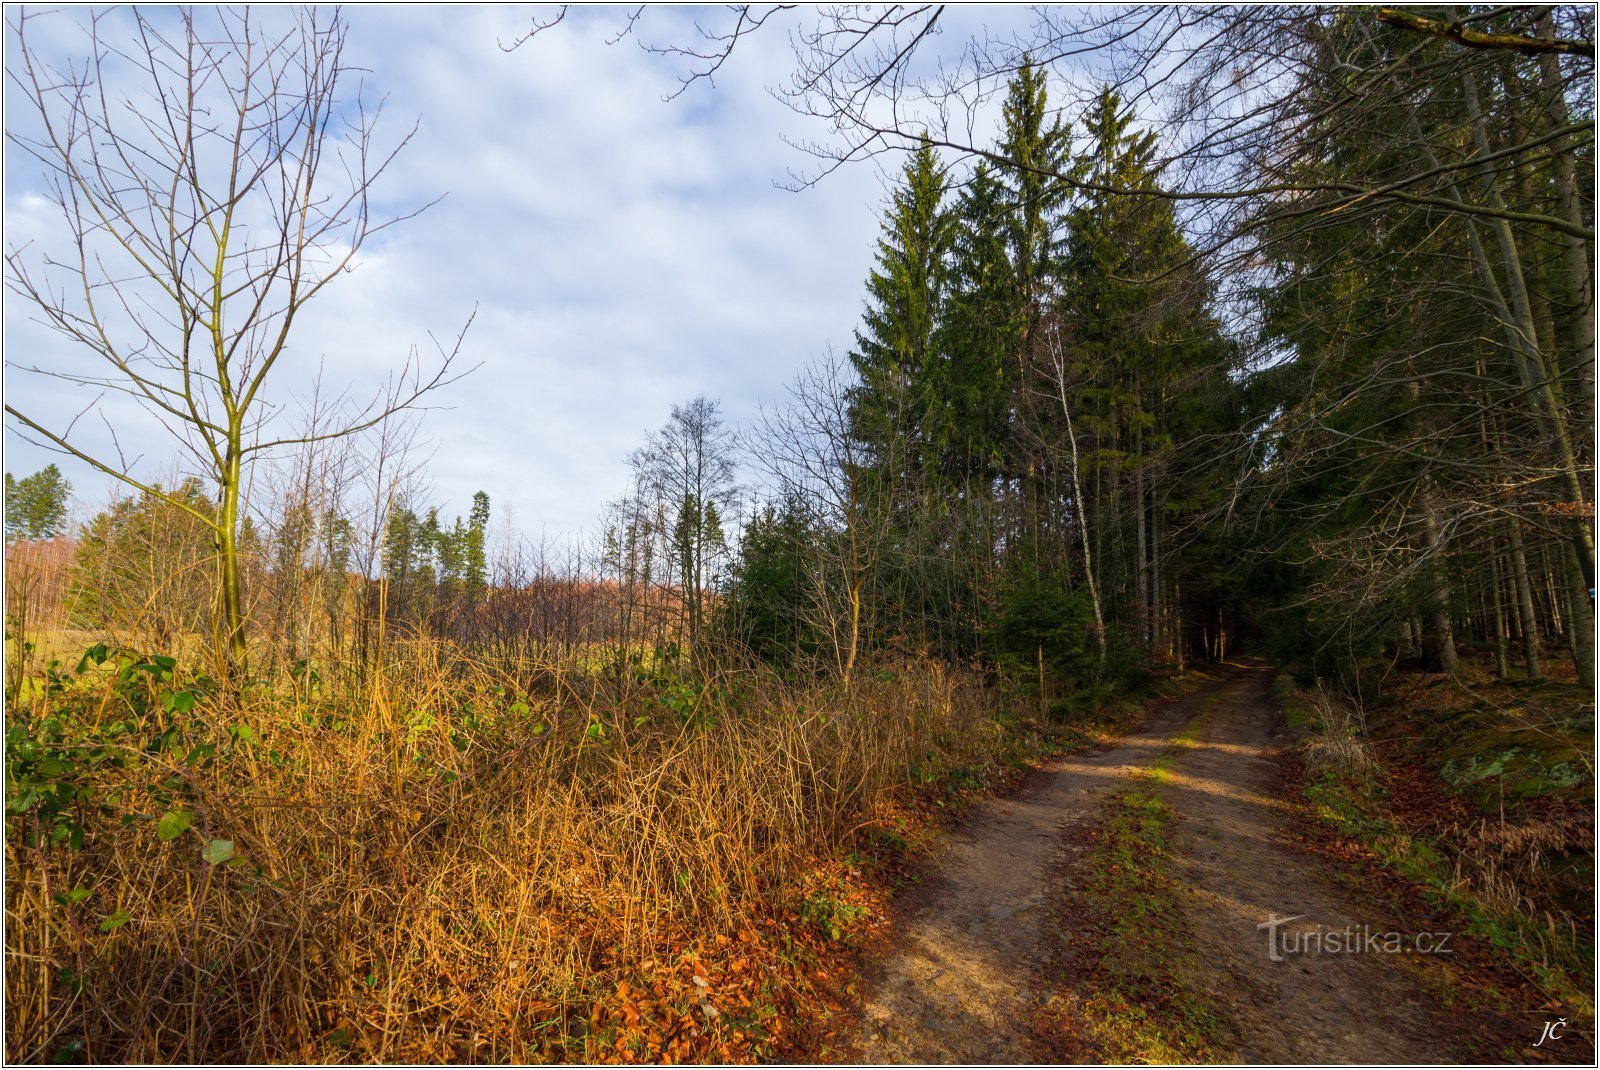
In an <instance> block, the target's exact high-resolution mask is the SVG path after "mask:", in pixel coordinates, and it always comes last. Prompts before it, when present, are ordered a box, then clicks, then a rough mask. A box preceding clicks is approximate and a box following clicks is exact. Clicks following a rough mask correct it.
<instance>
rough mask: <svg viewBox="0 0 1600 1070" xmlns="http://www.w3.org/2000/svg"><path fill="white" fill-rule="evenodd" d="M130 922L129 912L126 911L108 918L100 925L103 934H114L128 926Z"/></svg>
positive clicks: (120, 911) (118, 912)
mask: <svg viewBox="0 0 1600 1070" xmlns="http://www.w3.org/2000/svg"><path fill="white" fill-rule="evenodd" d="M128 921H129V916H128V912H127V911H126V910H119V911H117V912H116V913H115V914H112V915H111V916H110V917H108V918H106V920H105V921H102V922H101V923H100V931H101V932H103V933H114V932H116V931H117V930H118V929H120V928H122V927H123V926H124V925H126V924H128Z"/></svg>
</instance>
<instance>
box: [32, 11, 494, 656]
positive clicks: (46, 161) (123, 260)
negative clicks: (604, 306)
mask: <svg viewBox="0 0 1600 1070" xmlns="http://www.w3.org/2000/svg"><path fill="white" fill-rule="evenodd" d="M45 17H47V16H44V15H35V14H33V13H30V12H25V11H22V10H21V9H18V14H17V15H16V18H15V19H14V20H13V22H12V23H11V29H12V31H13V33H14V34H15V38H16V43H17V56H18V61H17V64H16V67H15V69H14V71H13V72H12V77H13V82H12V86H13V88H14V89H17V90H19V93H18V95H19V96H20V97H21V98H22V100H23V101H25V106H26V107H28V108H29V110H30V111H31V113H32V115H31V119H30V123H31V125H29V126H27V127H25V128H23V127H18V126H11V129H10V131H9V132H8V135H7V136H8V137H9V138H10V140H11V142H12V144H13V146H15V147H17V148H18V149H20V150H21V151H22V152H24V153H26V154H28V155H29V156H32V157H33V158H34V159H35V160H37V161H38V162H39V164H40V165H41V166H42V168H43V169H44V173H45V175H46V178H47V182H48V189H49V193H48V196H49V199H50V200H51V201H52V202H53V203H54V205H55V207H56V209H57V211H58V212H59V215H60V218H61V220H62V221H63V222H64V223H65V225H66V228H67V231H68V234H69V235H70V240H69V241H68V242H67V243H66V244H65V245H64V247H63V248H61V249H58V250H55V251H54V252H53V253H51V252H43V253H38V254H35V253H31V252H30V251H29V250H27V249H12V250H10V251H8V253H7V256H6V266H7V283H8V285H9V286H10V287H11V288H12V290H13V291H14V292H15V293H17V294H19V295H21V296H22V297H23V298H24V299H26V300H27V301H29V302H30V303H31V304H32V305H33V307H34V309H35V310H36V311H37V313H38V314H39V315H40V318H41V320H42V321H43V322H44V323H45V324H47V325H48V326H50V327H51V328H53V329H54V330H55V331H56V332H58V333H59V334H60V335H61V336H62V337H64V338H65V339H66V340H67V341H68V342H69V343H70V345H71V346H72V347H74V350H75V351H76V352H78V353H82V354H84V355H86V357H87V358H89V359H90V360H91V361H92V362H93V363H94V365H95V367H94V369H93V370H89V369H84V370H63V369H62V368H61V366H60V365H59V364H53V365H51V366H49V367H42V368H41V367H34V368H30V369H28V370H30V371H33V372H35V373H37V374H40V375H45V376H51V377H54V378H57V379H61V380H64V381H67V382H71V383H76V384H84V385H90V386H93V387H96V388H98V389H100V390H103V391H116V392H121V393H123V394H126V395H128V396H130V397H131V398H133V399H134V400H135V401H136V402H137V403H138V404H140V405H141V406H143V407H144V408H145V409H146V411H148V412H149V413H151V414H152V415H153V416H154V417H155V418H156V419H157V420H158V421H160V422H161V423H162V425H163V426H164V427H165V428H166V429H167V430H168V431H170V432H171V433H172V434H173V435H174V436H175V437H176V438H177V439H178V440H179V441H180V442H181V443H182V445H183V446H184V447H185V448H186V449H187V450H188V451H189V453H190V454H191V455H192V456H193V457H194V458H195V460H196V462H197V464H198V465H199V470H200V471H202V472H203V473H204V474H205V476H206V478H207V479H208V480H209V481H210V482H211V483H213V484H214V485H215V487H216V499H217V508H216V509H215V510H209V509H207V510H202V509H197V508H196V507H195V506H194V505H193V503H192V502H190V501H189V500H187V499H186V498H183V497H179V496H177V495H175V494H173V493H171V492H170V491H166V490H162V489H161V488H158V487H155V486H153V485H151V484H148V483H146V482H144V481H142V480H141V479H140V478H139V477H138V476H137V475H135V474H134V472H133V471H132V470H131V467H130V462H129V461H127V460H126V459H125V458H124V457H123V456H121V451H120V449H118V450H115V451H114V452H116V453H117V456H114V457H113V456H108V455H101V456H96V455H95V454H93V453H92V452H89V451H87V450H85V449H83V448H80V447H79V446H78V445H75V444H74V443H73V442H72V441H69V438H70V436H71V428H70V427H69V428H67V429H64V430H51V429H49V428H47V427H45V426H44V425H42V424H41V423H39V422H38V421H37V420H35V419H33V418H32V417H30V416H28V415H26V414H24V413H23V412H20V411H19V410H18V409H17V408H16V407H14V406H12V405H10V404H7V405H6V407H5V408H6V412H7V413H9V414H10V415H11V417H12V418H13V419H14V420H16V421H17V422H18V423H19V424H21V425H22V426H23V427H24V428H26V429H27V433H29V434H31V435H33V436H37V438H38V439H39V440H41V441H42V442H43V443H45V444H48V445H51V446H53V447H55V448H57V449H60V450H62V451H64V452H66V453H69V454H72V455H73V456H76V457H78V458H79V459H81V460H83V461H85V462H87V463H89V464H91V465H93V466H94V467H95V468H98V469H99V470H101V471H103V472H106V473H107V474H109V475H112V476H114V477H116V478H117V479H120V480H122V481H123V482H125V483H128V484H130V485H131V486H133V487H135V488H137V489H138V490H140V491H141V492H144V493H148V494H152V495H155V496H156V497H158V498H159V499H160V500H162V501H165V502H167V504H169V505H171V506H172V507H173V508H175V509H178V510H180V511H183V512H184V513H186V514H187V515H189V516H191V517H192V518H194V519H195V520H196V521H198V522H200V523H202V524H204V525H207V526H208V527H209V529H210V530H211V531H212V533H213V540H214V542H215V549H216V561H217V586H218V600H217V601H218V605H217V613H216V633H217V638H218V640H219V647H220V649H221V655H222V658H223V661H224V663H225V665H226V666H227V667H228V669H229V671H230V672H233V673H238V672H240V671H241V670H242V669H243V668H244V665H245V660H246V653H247V650H246V642H245V595H244V589H243V574H242V569H241V555H240V532H241V528H242V525H243V523H244V518H245V513H246V503H245V501H244V494H245V487H246V485H247V483H248V473H249V469H250V466H251V464H252V463H253V461H254V460H255V459H256V457H258V456H259V455H261V454H262V453H264V452H267V451H270V450H273V449H275V448H277V447H280V446H285V445H290V444H294V443H304V442H306V441H310V440H318V441H321V440H327V439H332V438H337V437H341V436H346V435H351V434H354V433H356V432H359V431H362V430H364V429H366V428H370V427H373V426H375V425H377V424H379V423H381V422H383V421H384V420H385V419H386V418H387V417H388V416H390V415H392V414H394V413H395V412H397V411H399V410H402V409H404V408H406V407H407V406H409V405H411V404H412V403H413V402H415V401H416V400H417V399H418V398H419V397H421V396H422V395H423V394H424V393H426V392H427V391H429V390H432V389H434V388H436V387H438V386H440V385H442V384H444V383H445V382H447V381H448V380H449V379H450V377H451V370H452V368H453V367H454V365H455V360H456V357H457V354H458V353H459V351H460V345H461V337H460V336H458V337H457V338H456V340H455V344H454V346H452V347H443V346H441V347H439V349H440V358H441V359H440V360H439V361H438V363H437V365H436V367H435V368H434V369H433V370H432V371H431V372H424V371H423V370H422V367H421V365H420V363H419V362H418V361H416V360H415V359H414V358H411V359H407V360H406V361H405V363H404V366H403V367H402V368H401V369H400V370H399V371H398V372H397V373H396V374H395V375H394V376H393V377H392V378H391V380H390V382H389V384H388V385H387V386H386V387H385V388H383V389H381V390H379V391H378V392H377V393H376V394H375V395H374V396H373V397H372V398H371V400H370V401H369V402H368V403H366V404H365V405H364V406H362V405H350V406H346V409H347V411H346V413H345V418H344V419H343V420H342V421H339V422H338V423H337V425H336V426H331V427H329V428H328V429H326V430H322V431H318V432H316V433H314V434H312V435H309V436H307V435H296V434H294V433H289V434H287V435H286V436H285V437H275V435H274V432H273V431H272V430H271V425H272V418H273V416H274V415H276V413H277V412H279V411H281V408H282V406H281V404H280V403H279V402H278V400H277V398H276V397H275V394H274V391H273V386H274V383H275V381H276V379H277V378H278V376H276V375H275V374H274V373H275V372H277V371H278V370H280V368H281V367H282V364H281V362H282V358H283V356H284V354H285V353H286V352H287V350H288V347H289V344H290V340H291V338H293V337H294V335H295V325H296V320H297V319H298V317H299V315H300V313H301V312H302V310H303V309H304V308H305V307H306V305H307V303H308V302H310V301H311V300H313V299H314V298H316V297H317V296H318V295H319V294H320V293H321V292H322V290H323V288H324V287H326V286H327V285H328V284H329V283H330V282H332V281H333V280H334V279H336V278H338V277H339V276H340V275H342V274H344V273H346V272H347V271H348V270H350V269H351V268H353V267H354V266H355V265H356V258H357V255H358V254H359V253H360V251H361V249H362V247H363V246H364V245H365V243H366V242H367V241H368V239H370V238H371V237H372V236H373V235H375V234H377V233H379V232H380V231H382V230H383V229H384V228H386V227H388V226H390V225H392V224H393V223H395V222H397V221H399V220H400V219H404V218H408V216H407V215H400V216H390V217H382V216H380V215H378V214H376V213H375V206H374V204H373V203H372V198H371V195H372V191H373V186H374V183H375V182H376V181H377V180H378V179H379V178H380V176H381V175H382V174H383V172H384V171H385V169H386V168H387V167H388V166H389V164H390V163H391V162H392V161H393V159H394V157H395V154H396V153H398V152H399V151H400V149H401V148H403V147H404V146H405V144H406V143H407V142H408V141H409V140H410V135H409V134H407V135H406V136H404V137H402V138H400V139H399V141H398V143H397V144H395V145H393V146H392V147H390V148H387V149H384V148H380V147H379V145H378V143H377V141H376V139H375V132H376V121H377V112H376V111H371V110H369V109H368V108H367V107H366V105H365V104H364V103H363V102H362V100H361V99H360V97H359V95H352V94H351V93H350V92H349V89H348V84H347V83H348V77H347V76H348V75H349V74H350V68H349V67H348V66H347V65H346V62H345V59H344V45H345V36H346V31H347V27H346V25H345V23H344V21H343V19H342V17H341V16H340V14H339V13H338V12H337V11H336V10H335V11H332V12H329V11H327V10H325V9H320V8H307V9H302V10H299V11H297V12H295V13H294V15H293V16H292V18H291V19H290V20H289V21H288V24H287V25H286V26H283V28H280V29H269V28H268V27H267V26H265V25H263V21H265V20H269V19H272V18H274V16H273V15H265V14H262V13H259V12H258V11H257V10H256V9H252V8H243V9H238V10H229V9H221V10H216V11H207V12H197V11H194V10H190V9H179V10H175V11H169V10H160V11H157V10H154V9H150V10H146V9H142V8H133V9H131V10H130V11H128V12H125V13H122V12H110V13H102V12H92V13H90V15H89V16H88V22H87V25H86V27H85V34H86V36H87V41H86V45H87V58H86V59H85V60H83V61H82V62H78V63H71V64H69V65H68V66H67V67H66V68H65V69H57V68H56V67H55V66H53V65H52V64H51V63H50V61H49V60H48V59H47V58H46V56H45V55H44V53H43V51H42V47H43V46H40V45H36V44H35V38H34V36H33V32H32V31H33V30H34V23H35V21H36V20H37V19H40V18H45ZM50 17H60V16H50ZM279 25H280V26H282V23H279ZM8 125H10V124H8ZM412 214H414V213H412ZM469 323H470V320H469Z"/></svg>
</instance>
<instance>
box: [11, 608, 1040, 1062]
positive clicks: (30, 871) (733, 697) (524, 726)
mask: <svg viewBox="0 0 1600 1070" xmlns="http://www.w3.org/2000/svg"><path fill="white" fill-rule="evenodd" d="M97 653H99V652H97ZM105 653H106V654H107V656H106V657H105V659H104V662H103V664H98V665H97V664H96V663H95V658H93V657H91V658H90V659H88V661H87V663H86V664H85V665H84V667H83V671H82V674H81V675H78V674H75V673H73V672H72V671H71V667H70V666H69V667H66V668H65V669H62V670H56V671H54V672H52V674H51V675H50V677H49V679H48V680H47V681H45V682H44V683H43V684H42V686H41V688H40V689H39V690H37V691H36V692H34V693H33V694H32V695H31V698H30V700H29V701H28V702H27V703H26V704H25V709H26V711H27V712H26V713H25V714H23V717H24V718H25V723H26V724H28V725H29V726H30V729H31V733H32V742H31V747H32V750H31V751H30V752H29V755H28V757H29V759H31V760H30V761H28V762H25V763H24V764H23V766H22V769H23V772H24V773H25V774H26V775H28V776H31V777H33V778H35V779H36V780H38V781H39V782H40V789H39V790H40V793H41V795H42V794H46V793H50V792H53V793H54V795H53V796H52V797H51V798H49V799H47V800H41V799H38V798H33V799H28V800H25V801H27V802H28V803H29V807H28V810H29V814H30V816H29V817H28V819H27V820H28V822H30V824H31V828H29V829H27V830H24V831H23V834H22V835H14V836H9V837H8V838H7V847H6V851H7V864H8V871H7V872H8V877H7V881H6V911H7V933H8V938H7V948H6V955H7V962H8V966H7V971H6V988H7V990H6V997H7V1008H8V1009H7V1035H6V1051H7V1056H8V1058H9V1059H11V1060H16V1061H37V1060H41V1059H44V1060H48V1059H50V1058H52V1057H55V1056H58V1055H60V1056H62V1057H71V1058H75V1059H76V1058H81V1059H86V1060H94V1061H113V1062H129V1061H132V1062H153V1061H166V1060H172V1059H177V1060H182V1061H212V1060H228V1061H255V1060H290V1061H297V1060H298V1061H321V1060H328V1059H334V1060H337V1059H342V1058H352V1059H359V1060H381V1061H395V1060H424V1059H444V1058H451V1059H463V1058H466V1059H481V1060H492V1061H498V1060H513V1061H515V1060H521V1059H533V1058H540V1057H561V1058H566V1059H596V1058H606V1057H626V1058H639V1057H642V1058H653V1059H661V1058H684V1057H689V1056H691V1055H694V1054H703V1053H705V1052H707V1051H713V1052H714V1051H717V1050H718V1048H719V1047H720V1048H721V1051H722V1052H723V1054H724V1056H726V1055H728V1054H732V1055H734V1056H735V1057H748V1056H751V1055H756V1054H762V1053H765V1052H769V1051H772V1050H774V1046H775V1045H781V1044H782V1043H783V1029H784V1025H783V1023H784V1020H785V1019H786V1018H787V1013H786V1011H785V1008H786V1006H787V1005H789V1004H791V1003H792V1001H794V1000H795V999H798V998H800V997H801V995H802V993H803V992H804V990H805V975H806V972H807V969H808V966H809V964H812V963H814V961H815V960H814V959H813V958H812V957H811V955H812V952H810V951H808V950H807V948H806V947H805V946H804V944H803V943H800V944H797V943H795V942H794V941H793V940H792V939H789V938H785V937H782V936H781V935H780V933H781V932H782V931H783V930H793V931H797V932H800V933H802V934H805V933H808V932H814V933H816V935H817V937H818V939H819V940H821V941H822V942H824V943H826V938H827V936H828V934H829V933H830V932H831V934H832V935H833V936H834V937H835V938H837V937H839V936H840V935H842V933H841V927H848V926H847V923H848V922H849V921H850V920H852V918H853V917H854V916H855V915H856V914H858V913H859V912H860V908H859V907H851V906H849V905H848V904H847V901H846V898H842V897H841V896H842V894H843V893H840V892H838V891H837V890H836V891H834V892H828V891H826V890H819V889H820V886H819V885H818V884H817V881H818V880H821V879H824V878H823V876H820V875H822V874H824V872H825V870H826V869H827V866H828V865H829V863H830V862H832V861H834V860H836V859H837V858H838V857H839V856H840V855H841V854H842V853H843V852H844V851H845V850H846V849H848V848H849V847H850V846H851V845H852V844H854V843H868V842H870V841H871V840H872V837H873V835H875V834H876V835H879V836H888V837H890V838H891V839H892V838H894V833H893V832H892V831H886V830H889V829H892V822H890V821H889V818H888V817H887V816H886V815H887V814H888V809H886V808H891V807H892V805H893V802H894V800H895V799H896V798H897V797H899V795H900V793H901V792H902V789H904V788H905V787H906V786H907V785H908V784H910V783H911V782H912V781H914V780H920V781H922V782H927V783H944V782H945V781H946V780H947V778H948V777H949V775H950V774H952V773H953V772H954V773H957V774H958V775H960V776H966V777H971V776H973V775H975V774H977V773H979V772H980V771H981V770H983V769H984V768H985V767H986V766H989V765H991V764H992V763H995V762H997V761H1000V760H1002V759H1003V758H1005V757H1007V756H1008V752H1009V753H1010V754H1012V755H1014V753H1015V750H1014V748H1016V747H1017V746H1019V743H1018V742H1017V740H1018V733H1016V732H1014V731H1010V730H1008V726H1007V725H1006V724H1005V723H1003V722H1002V721H1001V720H1000V719H998V718H997V716H996V714H995V712H994V704H993V693H992V692H986V691H985V690H984V689H983V688H981V687H980V686H979V682H978V681H976V680H974V679H971V678H967V677H964V676H953V675H951V674H950V673H949V672H948V671H947V670H945V669H942V668H940V667H939V666H937V665H932V664H919V663H914V662H907V663H904V664H900V665H897V666H893V667H883V668H881V669H879V670H878V671H876V672H875V673H873V674H871V675H869V676H865V677H863V678H862V679H860V680H858V681H857V683H856V684H855V685H854V686H853V687H851V688H850V689H848V690H846V689H844V688H843V687H840V686H831V687H830V686H824V685H815V686H793V685H786V684H784V683H782V682H780V681H779V680H778V679H776V678H775V677H773V676H771V675H763V674H758V673H753V672H750V671H744V672H741V673H739V674H738V675H737V676H735V675H730V674H719V673H717V672H715V671H713V672H710V673H706V674H704V675H703V676H702V677H701V679H702V680H703V681H704V682H701V683H697V682H694V681H692V680H691V678H689V677H687V676H680V675H678V674H675V673H672V672H668V671H665V670H662V671H647V670H644V669H640V668H638V667H633V668H630V669H629V670H627V671H626V672H623V673H620V674H618V673H615V672H598V673H597V672H595V671H592V670H590V669H587V668H584V667H583V666H581V665H580V664H578V663H577V662H576V661H575V660H569V661H567V662H559V661H554V662H552V661H546V662H544V663H541V664H532V663H525V664H522V665H519V666H515V667H513V668H508V667H507V666H504V665H502V666H498V667H497V666H493V665H489V664H482V663H475V662H473V661H471V660H469V659H467V658H465V657H464V656H463V655H462V654H461V652H460V651H459V649H457V648H455V647H453V646H451V645H449V644H446V643H442V642H436V641H422V640H419V641H414V642H406V643H399V644H396V645H395V646H394V647H393V648H392V651H391V656H390V657H389V658H388V659H387V660H386V661H385V663H384V664H383V666H382V667H381V668H380V669H378V670H376V671H373V672H371V673H368V674H365V675H364V676H360V675H355V674H351V675H349V676H347V677H340V676H338V675H336V673H337V671H338V670H337V668H336V667H329V666H324V667H322V668H320V669H318V670H314V671H311V672H303V673H301V674H299V675H294V676H287V677H285V678H283V679H282V680H280V681H279V682H276V683H273V684H271V685H261V686H259V687H258V688H257V689H256V690H255V691H253V692H252V693H250V694H248V695H246V696H243V697H241V698H239V699H233V698H229V697H227V696H226V694H225V692H223V691H222V690H220V689H219V690H215V691H209V692H208V690H207V681H206V680H204V679H203V678H200V679H197V678H196V677H194V676H192V675H190V674H188V673H186V672H185V670H184V667H182V666H177V665H173V664H171V663H170V661H169V659H166V658H150V659H145V658H142V657H139V656H137V655H134V654H131V653H119V652H116V651H106V652H105ZM530 680H532V681H534V683H533V684H532V686H531V688H530V687H529V683H528V682H529V681H530ZM41 801H43V805H39V803H40V802H41ZM13 820H17V819H15V818H14V819H13ZM874 830H876V832H874ZM75 844H79V846H77V848H76V849H73V847H74V845H75ZM791 915H793V916H794V917H795V918H797V919H798V920H799V921H800V922H802V924H800V925H798V926H796V925H793V924H792V923H790V924H785V925H783V926H782V927H781V929H780V928H779V927H777V926H774V925H773V924H772V922H774V921H775V920H780V921H787V920H788V919H789V918H790V916H791ZM729 949H732V950H729ZM734 952H737V954H735V953H734ZM696 963H700V965H699V966H698V967H697V966H696ZM707 965H709V966H710V967H711V971H710V973H711V975H712V976H711V977H710V979H708V976H707V974H708V970H707ZM697 970H698V973H697V972H696V971H697ZM730 971H731V972H730ZM697 978H698V980H697ZM630 985H631V986H633V988H632V989H631V990H630V988H629V986H630Z"/></svg>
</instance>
